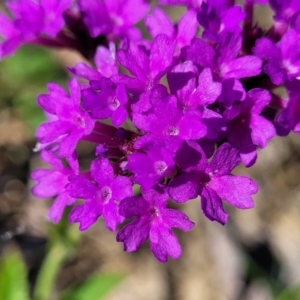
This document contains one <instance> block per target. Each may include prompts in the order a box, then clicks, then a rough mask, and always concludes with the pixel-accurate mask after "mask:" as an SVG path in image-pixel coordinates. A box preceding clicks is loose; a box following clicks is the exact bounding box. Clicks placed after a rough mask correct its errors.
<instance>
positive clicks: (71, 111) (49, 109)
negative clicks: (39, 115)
mask: <svg viewBox="0 0 300 300" xmlns="http://www.w3.org/2000/svg"><path fill="white" fill-rule="evenodd" d="M68 86H69V90H70V96H69V95H68V94H67V93H66V92H65V91H64V90H63V89H62V88H61V87H60V86H59V85H57V84H54V83H49V84H48V90H49V95H48V94H43V95H40V96H39V97H38V104H39V106H40V107H41V108H43V109H44V110H45V112H46V113H47V114H48V115H49V121H48V122H45V123H43V124H41V125H40V126H39V127H38V128H37V131H36V137H37V138H38V140H39V141H38V144H37V147H36V150H39V149H41V148H43V147H44V146H49V145H51V144H55V145H57V147H58V153H59V156H61V157H67V156H70V155H72V153H73V152H74V150H75V148H76V145H77V143H78V142H79V141H80V139H82V138H83V137H84V136H87V135H89V134H90V133H91V132H92V131H93V128H94V124H95V120H93V119H92V118H91V117H90V116H89V115H88V113H87V112H85V111H83V110H82V109H81V90H80V86H79V84H78V82H77V80H76V79H71V80H70V81H69V83H68Z"/></svg>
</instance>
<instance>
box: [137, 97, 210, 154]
mask: <svg viewBox="0 0 300 300" xmlns="http://www.w3.org/2000/svg"><path fill="white" fill-rule="evenodd" d="M201 119H202V112H201V111H199V110H188V111H185V112H184V111H183V110H182V109H181V108H180V107H179V106H178V104H177V99H176V97H174V96H169V97H167V98H165V99H161V101H157V103H155V104H153V111H152V112H151V113H148V114H139V113H135V114H133V117H132V121H133V123H134V125H135V126H136V127H137V128H138V129H139V130H141V131H143V132H146V133H147V134H146V135H144V136H142V137H140V138H139V139H138V140H137V141H136V143H135V147H136V148H138V149H139V148H143V147H145V146H146V145H148V144H149V143H150V144H151V143H153V142H160V143H163V144H164V145H165V146H166V147H167V148H168V149H169V150H170V151H172V152H175V151H177V149H178V148H179V147H180V146H181V144H182V142H183V141H184V140H198V139H200V138H202V137H204V136H205V135H206V133H207V127H206V125H204V124H203V122H202V120H201Z"/></svg>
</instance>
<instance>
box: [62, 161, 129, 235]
mask: <svg viewBox="0 0 300 300" xmlns="http://www.w3.org/2000/svg"><path fill="white" fill-rule="evenodd" d="M91 178H92V180H93V182H92V181H90V180H89V179H87V178H86V177H84V176H82V175H78V176H71V177H70V178H69V179H70V182H71V183H70V184H68V186H67V187H66V189H67V191H68V193H69V194H70V195H71V196H72V197H74V198H81V199H85V202H84V203H83V204H80V205H78V206H76V207H75V208H74V209H73V210H72V211H71V213H70V215H69V219H70V221H71V222H72V223H75V222H79V223H80V226H79V229H80V230H86V229H88V228H89V227H90V226H91V225H93V224H94V223H95V222H96V221H97V219H98V218H99V217H100V216H101V215H103V218H104V221H105V224H106V227H107V228H108V229H109V230H111V231H115V230H116V226H117V225H118V224H120V223H121V222H122V221H123V220H124V218H123V217H122V216H121V215H120V214H119V203H120V201H121V200H123V199H124V198H126V197H130V196H131V195H132V187H131V186H132V184H131V181H130V179H129V178H127V177H124V176H117V177H114V170H113V167H112V165H111V164H110V162H109V160H108V159H107V158H97V159H95V160H94V161H93V162H92V164H91Z"/></svg>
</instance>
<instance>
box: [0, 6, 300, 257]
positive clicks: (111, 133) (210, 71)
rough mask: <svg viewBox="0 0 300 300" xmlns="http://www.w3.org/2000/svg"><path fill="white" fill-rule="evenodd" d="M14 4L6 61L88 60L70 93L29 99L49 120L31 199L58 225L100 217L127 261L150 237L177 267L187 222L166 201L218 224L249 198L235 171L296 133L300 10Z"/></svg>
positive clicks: (42, 131) (4, 26) (1, 20)
mask: <svg viewBox="0 0 300 300" xmlns="http://www.w3.org/2000/svg"><path fill="white" fill-rule="evenodd" d="M9 3H10V4H9V5H8V8H9V9H10V11H11V13H12V14H11V17H8V16H7V15H5V14H2V13H1V14H0V34H1V37H2V38H3V39H2V41H1V46H0V55H1V57H4V56H7V55H10V54H13V53H14V51H15V50H16V48H17V47H19V46H20V45H21V44H23V43H26V42H34V43H38V44H41V45H44V46H50V47H68V48H72V49H73V50H76V51H78V52H79V53H81V54H82V55H83V56H84V57H85V61H82V62H80V63H78V64H76V65H75V66H70V67H68V70H69V72H70V73H71V75H73V76H76V77H79V78H80V81H78V80H77V79H74V78H72V79H70V81H69V83H68V87H69V93H67V92H66V91H65V90H64V89H63V88H61V87H60V86H59V85H57V84H54V83H50V84H48V90H49V93H48V94H43V95H40V96H39V97H38V105H39V106H40V107H41V108H42V109H43V110H44V112H45V115H46V117H47V121H45V122H44V123H42V124H40V126H39V127H38V129H37V132H36V137H37V139H38V142H37V145H36V149H35V150H36V151H39V150H42V159H43V160H44V161H46V162H48V163H49V164H50V165H51V166H52V169H49V170H36V171H34V172H33V173H32V178H33V179H34V180H36V181H37V185H36V186H35V187H34V188H33V193H34V194H35V195H36V196H38V197H42V198H47V197H56V199H55V201H54V204H53V206H52V207H51V209H50V212H49V218H50V219H51V220H52V221H53V222H55V223H57V222H58V221H59V219H60V218H61V215H62V213H63V211H64V208H65V206H66V205H72V206H73V209H72V211H71V213H70V215H69V219H70V221H71V222H76V223H79V229H80V230H86V229H88V228H89V227H90V226H91V225H93V224H94V223H95V222H96V221H97V220H98V218H99V217H101V216H103V219H104V222H105V224H106V227H107V228H108V229H109V230H110V231H118V233H117V241H119V242H123V243H124V249H125V251H129V252H130V251H135V250H137V249H138V248H139V246H140V245H141V244H142V243H143V242H145V241H146V240H147V239H149V240H150V248H151V251H152V253H153V254H154V256H155V257H156V258H157V259H158V260H160V261H162V262H165V261H167V258H168V256H170V257H172V258H178V257H179V256H180V254H181V248H180V245H179V243H178V241H177V238H176V236H175V235H174V233H173V232H172V228H179V229H181V230H183V231H188V230H190V229H191V228H192V227H193V225H194V223H193V222H192V221H190V220H189V219H188V217H187V216H186V215H185V214H183V213H182V212H180V210H179V208H178V209H173V208H169V207H173V205H174V203H173V204H172V201H173V202H176V203H184V202H186V201H191V200H193V199H194V198H197V197H200V203H201V209H202V211H203V214H204V216H205V217H207V218H208V219H209V220H211V221H216V222H218V223H220V224H223V225H224V224H225V223H227V222H228V220H230V217H229V215H228V213H227V212H226V210H225V208H224V206H223V201H225V202H227V203H229V204H230V205H232V206H234V207H236V208H238V209H250V208H252V207H253V206H254V201H253V195H254V194H255V193H256V192H257V189H258V188H257V185H256V184H255V182H254V181H253V180H252V179H250V178H247V177H245V176H239V175H233V174H232V171H233V169H234V168H235V167H236V166H237V165H239V164H240V163H241V162H243V164H244V165H245V166H246V167H250V166H252V165H253V164H254V163H255V161H256V157H257V154H258V153H259V152H258V151H257V149H259V148H260V149H263V148H265V147H266V146H267V143H268V142H269V141H270V140H271V139H272V138H273V137H274V136H275V135H276V133H277V134H278V135H287V134H288V133H289V132H290V131H294V132H296V133H297V134H300V117H299V116H300V105H299V103H300V96H299V95H300V94H299V91H300V86H299V78H300V71H299V70H300V52H299V48H300V47H299V40H300V39H299V34H300V4H299V3H300V2H299V1H295V0H289V1H279V0H270V1H267V0H245V5H244V7H243V6H240V5H237V4H236V3H235V1H233V0H232V1H231V0H230V1H228V0H160V1H159V4H162V5H169V6H177V5H181V6H184V7H186V9H187V10H186V11H185V12H184V13H183V15H182V16H181V17H180V18H179V20H178V21H177V22H173V21H172V20H171V18H170V17H169V16H168V14H167V13H166V11H165V10H163V9H162V8H157V7H154V9H153V10H152V12H150V13H149V8H150V6H149V3H148V2H147V1H143V0H138V1H135V0H118V1H115V0H78V1H73V2H72V1H69V0H61V1H59V0H57V1H54V0H53V1H42V0H41V1H32V0H19V1H13V2H9ZM266 3H269V4H270V6H271V8H272V9H273V10H274V24H273V26H272V27H271V28H269V29H265V28H260V27H259V24H254V23H253V20H252V19H253V9H254V5H263V4H266ZM139 22H140V23H144V24H142V25H145V26H146V28H147V30H148V32H149V33H150V35H148V36H147V37H143V36H142V35H141V31H140V30H139V29H138V27H139V25H138V23H139ZM277 88H280V89H277ZM282 89H286V90H287V95H288V99H283V97H282V96H279V95H278V94H277V91H278V90H282ZM82 141H85V142H90V143H92V144H93V145H94V147H95V157H94V158H93V159H92V163H91V165H90V168H89V169H86V170H80V168H79V165H78V161H77V160H76V159H75V158H76V151H77V145H78V144H80V143H81V142H82ZM63 160H66V162H67V163H68V165H69V166H64V164H63V163H62V162H63ZM133 186H134V190H135V191H136V193H137V194H136V195H134V196H133ZM77 200H80V202H78V203H77V202H76V201H77ZM168 205H169V206H168ZM176 207H177V206H176ZM126 219H127V220H126ZM124 221H125V223H124V224H126V225H124V226H123V225H122V223H123V222H124ZM122 226H123V227H122Z"/></svg>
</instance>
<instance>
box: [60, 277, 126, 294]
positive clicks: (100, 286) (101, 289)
mask: <svg viewBox="0 0 300 300" xmlns="http://www.w3.org/2000/svg"><path fill="white" fill-rule="evenodd" d="M122 279H123V276H121V275H118V274H100V275H94V276H92V277H90V278H89V279H87V280H86V281H85V282H84V283H83V284H82V285H80V286H78V287H77V288H71V289H69V290H68V291H66V293H65V295H64V296H63V297H62V299H61V300H86V299H89V300H101V299H104V296H105V295H106V294H107V293H109V292H110V291H111V290H112V289H113V288H114V287H115V286H116V285H117V284H118V283H119V282H120V281H121V280H122Z"/></svg>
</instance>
